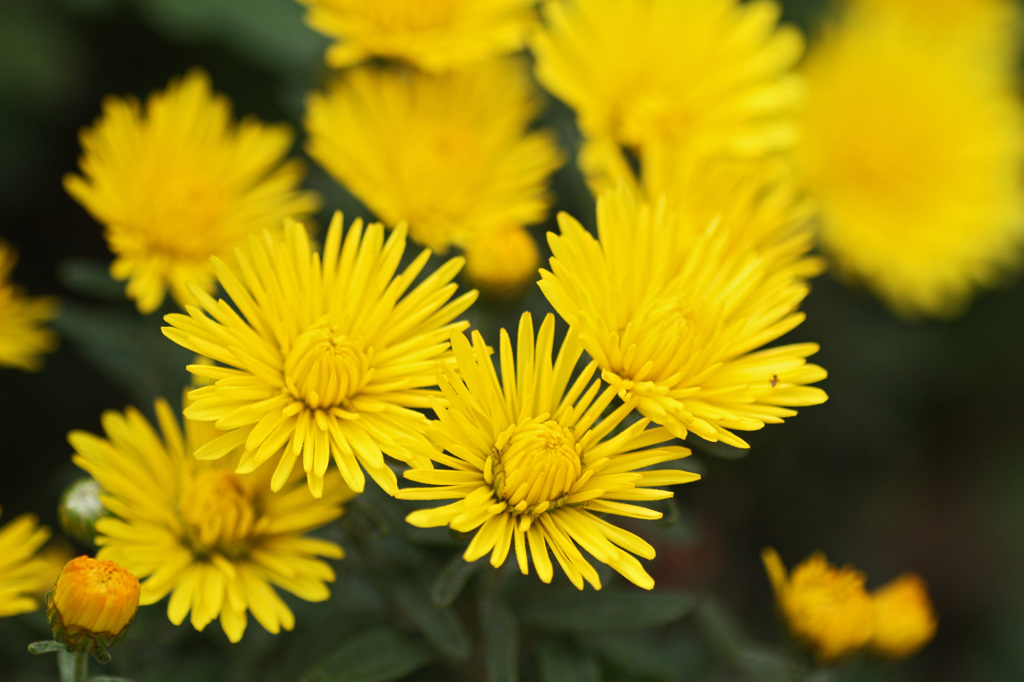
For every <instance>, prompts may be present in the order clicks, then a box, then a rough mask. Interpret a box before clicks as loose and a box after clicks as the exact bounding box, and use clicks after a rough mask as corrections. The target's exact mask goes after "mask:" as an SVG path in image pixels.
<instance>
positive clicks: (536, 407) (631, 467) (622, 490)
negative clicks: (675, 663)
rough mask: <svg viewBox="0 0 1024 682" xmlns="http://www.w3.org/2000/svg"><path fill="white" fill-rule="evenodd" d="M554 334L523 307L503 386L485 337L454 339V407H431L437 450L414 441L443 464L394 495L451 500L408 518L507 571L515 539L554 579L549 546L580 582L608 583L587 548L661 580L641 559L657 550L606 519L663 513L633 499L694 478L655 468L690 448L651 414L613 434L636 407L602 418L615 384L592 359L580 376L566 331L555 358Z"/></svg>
mask: <svg viewBox="0 0 1024 682" xmlns="http://www.w3.org/2000/svg"><path fill="white" fill-rule="evenodd" d="M554 334H555V319H554V316H553V315H548V316H547V317H546V318H545V319H544V322H543V323H542V324H541V327H540V330H539V333H538V334H537V336H536V339H535V338H534V330H533V320H532V318H531V317H530V314H529V313H524V314H523V316H522V317H521V318H520V320H519V333H518V341H517V344H516V350H515V357H513V351H512V342H511V341H510V339H509V335H508V333H507V332H506V331H505V330H504V329H502V331H501V341H500V350H499V354H500V358H501V381H500V383H499V380H498V374H497V373H496V372H495V369H494V364H493V362H492V360H491V354H490V350H489V349H488V347H487V345H486V344H485V343H484V340H483V337H481V336H480V333H479V332H476V331H474V332H473V338H472V343H470V341H469V340H468V339H467V338H466V337H465V336H464V335H462V334H455V335H453V337H452V347H453V349H454V353H455V359H456V362H457V364H458V367H457V369H456V368H455V367H450V366H444V367H442V368H441V369H440V374H439V376H438V383H439V384H440V386H441V391H442V392H443V393H444V396H445V398H447V400H448V405H447V406H442V404H441V403H437V404H436V405H435V407H434V411H435V412H436V413H437V420H436V421H434V422H432V423H431V425H430V427H429V430H428V431H427V435H428V437H429V438H430V440H431V441H433V443H435V444H436V447H431V446H426V445H425V444H422V443H420V442H417V441H406V445H408V446H409V447H411V448H414V449H415V450H416V451H417V454H419V455H421V456H423V457H425V458H429V459H431V460H433V461H435V462H437V463H438V464H441V465H443V466H444V468H443V469H433V468H422V467H421V468H413V469H412V470H409V471H406V472H405V477H406V478H408V479H410V480H412V481H416V482H419V483H424V484H426V485H425V486H424V487H420V488H403V489H402V490H400V491H399V492H398V497H399V498H401V499H408V500H451V499H453V500H455V502H452V503H450V504H446V505H444V506H441V507H436V508H432V509H422V510H419V511H415V512H413V513H411V514H409V516H408V517H406V519H407V520H408V522H409V523H411V524H412V525H414V526H419V527H424V528H426V527H436V526H450V527H451V528H452V529H454V530H456V531H459V532H462V533H474V536H473V540H472V541H471V542H470V543H469V547H467V548H466V552H465V554H464V555H463V556H464V558H465V559H466V561H476V560H477V559H479V558H481V557H483V556H484V555H486V554H488V553H489V554H490V555H491V559H490V560H491V565H492V566H494V567H499V566H501V565H502V564H504V563H505V560H506V558H507V557H508V554H509V551H510V550H511V548H512V547H513V546H514V547H515V556H516V560H517V562H518V564H519V570H520V571H521V572H522V573H523V574H524V575H525V574H527V573H528V572H529V563H530V559H531V558H532V560H533V565H534V569H536V571H537V575H538V576H539V577H540V579H541V580H542V581H544V582H546V583H547V582H551V579H552V577H553V567H552V564H551V557H550V556H549V552H550V554H553V555H554V557H555V560H556V561H557V562H558V565H559V566H561V568H562V570H563V571H564V572H565V574H566V575H567V576H568V577H569V580H570V581H571V582H572V584H573V585H575V586H576V587H577V588H578V589H583V585H584V581H586V582H588V583H590V584H591V585H592V586H593V587H594V588H595V589H600V588H601V580H600V578H599V577H598V574H597V571H595V570H594V567H593V566H592V565H591V564H590V562H589V561H588V559H587V557H585V556H584V555H583V553H582V552H581V551H580V549H581V548H582V549H583V550H586V551H587V552H588V553H590V554H591V555H593V557H594V558H595V559H597V560H598V561H600V562H602V563H605V564H608V565H609V566H611V567H612V568H613V569H615V570H616V571H618V572H619V573H621V574H622V575H623V576H624V577H625V578H626V579H628V580H629V581H631V582H633V583H634V584H636V585H639V586H640V587H643V588H645V589H651V588H652V587H654V580H653V579H652V578H651V576H650V575H648V574H647V572H646V571H645V570H644V569H643V567H642V566H641V565H640V562H639V561H637V559H636V557H635V556H633V555H634V554H636V555H638V556H641V557H643V558H645V559H653V558H654V548H653V547H651V546H650V545H649V544H648V543H647V542H645V541H644V540H643V539H641V538H640V537H638V536H636V535H634V534H633V533H631V532H629V531H627V530H624V529H622V528H619V527H618V526H615V525H613V524H611V523H609V522H608V521H606V520H605V519H604V515H606V514H613V515H618V516H627V517H633V518H639V519H657V518H661V513H660V512H656V511H653V510H651V509H648V508H646V507H642V506H638V505H635V504H630V502H643V501H650V500H660V499H665V498H669V497H672V491H671V490H662V489H659V488H657V487H656V486H669V485H675V484H680V483H687V482H690V481H694V480H696V479H698V478H699V476H698V475H697V474H694V473H691V472H688V471H680V470H675V469H660V468H654V469H651V468H649V467H651V466H654V465H657V464H661V463H664V462H670V461H673V460H676V459H679V458H682V457H686V456H688V455H689V454H690V451H689V450H687V449H686V448H682V447H678V446H666V445H663V444H664V443H666V442H668V441H670V440H672V434H670V433H669V432H668V431H666V430H665V429H662V428H654V429H647V428H646V427H647V425H648V421H647V420H645V419H641V420H639V421H635V422H633V423H631V424H629V425H627V426H624V428H622V430H621V431H619V432H618V433H615V434H614V435H611V434H612V432H613V431H615V430H616V428H617V427H619V425H620V424H622V423H623V420H624V419H625V418H626V417H627V416H628V415H629V414H630V413H631V412H632V409H633V404H632V403H627V404H623V405H620V406H619V407H617V408H616V409H615V410H613V411H611V412H610V413H609V414H607V415H605V416H604V418H603V419H602V418H601V417H602V415H603V414H604V413H605V410H606V408H608V406H609V405H610V404H611V402H612V400H613V399H614V398H615V391H614V389H611V388H605V389H604V390H603V391H602V390H601V382H600V380H597V379H596V378H594V374H595V372H596V369H597V367H596V365H595V363H593V362H591V363H590V364H589V365H587V367H586V368H585V369H583V371H582V373H580V374H579V375H578V376H576V378H575V379H573V375H574V370H575V368H576V366H577V364H578V362H579V360H580V357H581V356H582V354H583V349H582V347H581V346H580V344H579V341H578V339H577V338H576V337H575V336H574V335H572V334H571V333H570V335H569V336H567V337H566V339H565V341H564V342H563V343H562V346H561V348H560V349H559V351H558V354H557V358H555V359H554V360H553V359H552V350H553V347H554ZM591 379H594V381H593V382H591ZM527 547H529V549H527Z"/></svg>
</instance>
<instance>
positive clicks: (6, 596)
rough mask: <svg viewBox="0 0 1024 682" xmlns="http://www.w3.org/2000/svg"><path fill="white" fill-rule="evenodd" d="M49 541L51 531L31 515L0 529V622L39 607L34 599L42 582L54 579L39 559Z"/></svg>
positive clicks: (23, 516)
mask: <svg viewBox="0 0 1024 682" xmlns="http://www.w3.org/2000/svg"><path fill="white" fill-rule="evenodd" d="M48 537H50V531H49V530H47V529H46V528H45V527H43V526H40V525H39V520H38V519H37V518H36V517H35V516H32V515H31V514H23V515H21V516H19V517H18V518H16V519H14V520H13V521H11V522H10V523H6V524H4V525H3V527H0V618H2V617H5V616H14V615H17V614H19V613H25V612H27V611H32V610H34V609H36V608H38V607H39V601H38V600H37V599H36V597H35V595H36V594H37V593H38V592H39V586H40V584H41V581H42V580H43V579H44V578H50V579H52V577H53V576H52V575H49V574H48V570H47V563H46V562H45V561H44V560H43V559H41V558H40V557H39V556H38V552H39V548H40V547H42V546H43V543H45V542H46V539H47V538H48ZM52 584H53V583H52V582H51V583H50V585H52ZM47 587H49V585H48V586H47Z"/></svg>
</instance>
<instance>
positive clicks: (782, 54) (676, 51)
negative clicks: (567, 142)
mask: <svg viewBox="0 0 1024 682" xmlns="http://www.w3.org/2000/svg"><path fill="white" fill-rule="evenodd" d="M543 10H544V11H543V15H544V19H545V23H546V29H545V30H543V31H541V32H539V34H538V35H537V36H536V37H535V38H534V39H533V40H532V47H533V51H534V54H535V55H536V58H537V66H536V71H537V78H538V80H540V82H541V84H543V85H544V86H545V87H546V88H547V89H548V90H550V91H551V92H552V93H553V94H554V95H555V96H557V97H559V98H560V99H562V100H563V101H564V102H565V103H566V104H568V105H569V106H571V107H572V108H573V109H575V111H576V114H577V118H578V123H579V127H580V129H581V131H582V132H583V135H584V137H585V138H587V139H588V140H591V141H593V142H595V143H597V144H609V143H612V144H616V145H620V146H622V147H625V148H627V149H629V150H630V151H632V152H634V153H636V154H638V155H639V156H640V158H641V159H642V158H643V156H644V154H645V152H646V147H647V146H648V145H649V144H650V143H651V142H652V141H655V140H660V141H667V142H670V143H671V144H674V145H682V146H686V147H688V148H690V149H691V150H694V151H697V152H698V153H700V154H710V155H714V156H718V155H725V156H730V157H733V156H734V157H741V158H756V157H761V156H764V155H765V154H769V153H772V152H775V151H779V150H783V149H788V148H790V147H791V146H792V145H793V143H794V142H795V139H796V135H797V124H796V119H795V117H794V113H795V111H796V108H797V107H798V105H799V102H800V99H801V95H802V87H801V82H800V80H799V78H798V77H797V76H795V75H794V74H793V73H792V72H791V71H792V68H793V66H794V65H795V64H796V63H797V61H798V60H799V58H800V56H801V54H802V52H803V38H802V36H801V35H800V33H799V31H797V30H796V29H795V28H793V27H791V26H778V20H779V15H780V13H781V9H780V7H779V5H778V4H777V3H775V2H772V1H770V0H758V1H757V2H747V3H743V2H738V0H638V1H633V2H626V1H624V0H585V1H584V0H549V1H548V2H546V3H545V4H544V6H543ZM586 151H587V150H586V149H585V150H584V152H585V153H584V158H582V159H581V165H582V166H583V167H584V170H585V171H586V172H588V174H592V173H594V172H597V170H598V169H599V168H600V166H599V165H598V166H597V167H595V166H594V165H593V160H594V159H593V156H591V157H590V158H587V154H586Z"/></svg>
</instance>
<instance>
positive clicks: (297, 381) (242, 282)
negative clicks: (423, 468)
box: [164, 213, 476, 497]
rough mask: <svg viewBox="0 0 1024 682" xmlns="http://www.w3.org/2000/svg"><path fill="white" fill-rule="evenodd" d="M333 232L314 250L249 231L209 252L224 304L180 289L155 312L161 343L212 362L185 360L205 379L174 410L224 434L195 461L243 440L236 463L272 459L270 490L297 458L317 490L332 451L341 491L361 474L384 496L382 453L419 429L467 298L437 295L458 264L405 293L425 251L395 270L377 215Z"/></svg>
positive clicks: (293, 234)
mask: <svg viewBox="0 0 1024 682" xmlns="http://www.w3.org/2000/svg"><path fill="white" fill-rule="evenodd" d="M342 231H343V230H342V218H341V214H340V213H336V214H335V215H334V219H333V220H332V221H331V225H330V228H329V229H328V231H327V239H326V242H325V243H324V247H323V253H322V254H319V253H314V251H313V248H312V246H311V244H310V241H309V236H308V235H307V233H306V230H305V229H304V228H303V226H302V225H300V224H299V223H296V222H294V221H286V225H285V228H284V234H283V236H282V237H280V238H279V237H277V236H275V235H274V234H272V233H271V232H264V233H263V234H262V235H260V236H253V237H251V238H250V240H249V248H248V249H247V250H239V252H238V253H237V265H228V264H226V263H224V262H222V261H220V260H217V259H215V260H214V264H215V268H216V272H217V278H218V279H219V280H220V283H221V285H222V286H223V287H224V290H225V291H226V292H227V294H228V296H229V297H230V299H231V301H232V303H233V306H234V307H232V306H231V305H229V304H228V303H227V302H225V301H223V300H219V301H215V300H214V299H213V298H211V297H210V296H208V295H206V294H205V293H204V292H202V291H200V290H199V289H198V288H196V287H193V289H192V291H193V292H194V293H195V295H196V298H197V300H198V304H197V306H195V307H192V306H190V307H189V308H188V315H182V314H172V315H168V316H167V317H166V318H165V319H166V320H167V323H168V324H169V325H171V326H169V327H164V333H165V334H166V335H167V336H168V337H169V338H170V339H172V340H173V341H174V342H176V343H178V344H180V345H182V346H184V347H185V348H188V349H189V350H192V351H194V352H196V353H198V354H199V355H202V356H204V357H207V358H210V359H212V360H214V361H216V362H217V363H220V364H219V365H217V366H213V365H204V364H195V365H190V366H189V371H190V372H192V373H193V374H194V375H196V376H197V377H201V378H203V379H206V380H209V381H212V382H213V383H212V384H211V385H208V386H202V387H200V388H197V389H195V390H194V391H192V392H191V394H190V399H191V401H192V402H191V405H189V406H188V407H187V408H186V410H185V416H187V417H189V418H190V419H197V420H202V421H211V422H214V423H215V424H216V426H217V428H219V429H221V430H222V431H226V433H224V434H223V435H222V436H220V437H219V438H216V439H213V440H211V441H210V442H208V443H206V444H204V445H203V446H202V447H200V448H199V449H198V450H197V451H196V452H195V455H196V457H198V458H199V459H218V458H220V457H224V456H225V455H227V454H228V453H229V452H230V451H231V450H233V449H234V448H236V447H239V446H244V453H243V454H242V457H241V459H240V461H238V462H237V471H238V472H239V473H248V472H250V471H253V470H255V469H257V468H258V467H260V465H262V464H263V463H265V462H267V461H268V460H270V459H272V458H274V459H276V460H277V466H276V468H274V472H273V476H272V477H271V478H270V481H269V482H270V486H271V488H272V489H273V490H280V489H281V488H282V486H284V484H285V482H286V481H287V480H288V479H289V477H290V475H291V472H292V469H293V467H294V466H295V462H296V461H297V460H299V457H300V455H301V460H300V461H301V467H302V469H303V470H304V471H305V472H306V477H307V480H308V483H309V488H310V490H311V491H312V492H313V495H314V496H315V497H320V496H321V495H323V494H324V475H325V473H326V472H327V468H328V466H329V465H330V462H331V459H332V458H333V459H334V462H335V463H336V464H337V466H338V469H340V470H341V473H342V476H343V477H344V479H345V482H346V483H347V484H348V486H349V487H351V488H352V489H353V490H355V491H357V492H361V491H362V490H363V486H364V483H365V476H364V474H363V470H365V471H366V472H367V473H369V474H370V476H371V477H372V478H373V480H374V481H376V482H377V484H378V485H380V486H381V488H383V489H384V490H385V491H388V492H389V493H392V494H393V493H394V491H395V490H397V487H398V486H397V479H396V477H395V474H394V472H393V471H392V470H391V469H390V468H389V467H388V465H387V463H386V462H385V460H384V454H389V455H391V456H393V457H398V458H402V457H403V456H404V454H403V453H402V452H398V451H396V449H395V448H394V439H395V438H397V437H398V436H400V435H403V434H414V433H416V432H417V430H419V429H421V428H422V427H423V426H424V425H425V424H426V423H427V419H426V417H424V416H423V414H422V413H421V412H418V411H417V409H420V408H426V407H429V406H430V401H431V399H432V398H433V397H434V396H436V395H437V391H436V388H435V386H436V382H435V379H434V365H435V363H436V362H437V361H439V360H443V359H445V358H449V357H451V351H450V347H449V343H448V338H449V336H450V335H451V333H452V331H454V330H458V329H463V328H465V326H466V323H465V322H452V320H454V319H455V318H456V317H458V316H459V315H461V314H462V313H463V312H464V311H465V310H466V309H467V308H468V307H469V306H470V304H471V303H472V302H473V301H474V300H475V298H476V292H475V291H471V292H469V293H465V294H462V295H461V296H459V297H458V298H455V299H454V300H450V299H451V298H452V296H453V294H454V293H455V289H456V285H455V284H453V283H452V282H451V280H452V278H454V277H455V275H456V273H457V272H458V271H459V269H460V268H461V267H462V259H459V258H453V259H451V260H449V261H448V262H447V263H445V264H444V265H442V266H441V267H440V268H438V269H437V270H435V271H434V272H433V273H430V274H429V275H428V276H427V277H425V278H424V279H423V280H422V281H421V282H420V283H419V284H417V285H416V286H415V287H413V284H414V281H415V280H416V278H417V276H418V275H419V274H420V273H421V271H422V270H423V267H424V266H425V265H426V263H427V260H428V258H429V257H430V252H429V251H423V252H422V253H420V254H419V256H417V257H416V258H415V259H414V260H413V261H412V263H411V264H409V265H408V266H407V267H406V269H405V270H404V271H402V272H401V273H400V274H397V275H396V274H395V273H396V271H397V269H398V266H399V263H400V261H401V260H402V255H403V253H404V251H405V235H406V231H405V227H404V226H403V225H399V226H398V227H396V228H395V229H394V231H393V232H392V233H391V235H390V237H388V239H387V241H386V242H385V240H384V226H383V225H381V224H380V223H373V224H371V225H369V226H368V227H367V228H366V230H365V232H364V230H363V222H362V220H356V221H355V222H354V223H353V224H352V227H351V228H350V229H349V231H348V235H347V236H345V237H344V239H343V236H342Z"/></svg>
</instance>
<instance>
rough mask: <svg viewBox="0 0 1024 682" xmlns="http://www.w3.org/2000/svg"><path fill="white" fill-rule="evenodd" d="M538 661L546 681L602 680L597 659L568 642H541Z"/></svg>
mask: <svg viewBox="0 0 1024 682" xmlns="http://www.w3.org/2000/svg"><path fill="white" fill-rule="evenodd" d="M537 662H538V663H539V665H540V677H541V679H542V680H544V682H563V681H564V680H572V681H573V682H601V665H600V664H599V663H598V662H597V659H595V658H594V657H593V656H590V655H588V654H584V653H582V652H580V651H577V650H576V649H575V648H572V647H570V646H569V645H567V644H564V645H562V646H559V645H558V644H556V643H554V642H548V643H544V644H541V645H540V646H538V647H537Z"/></svg>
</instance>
